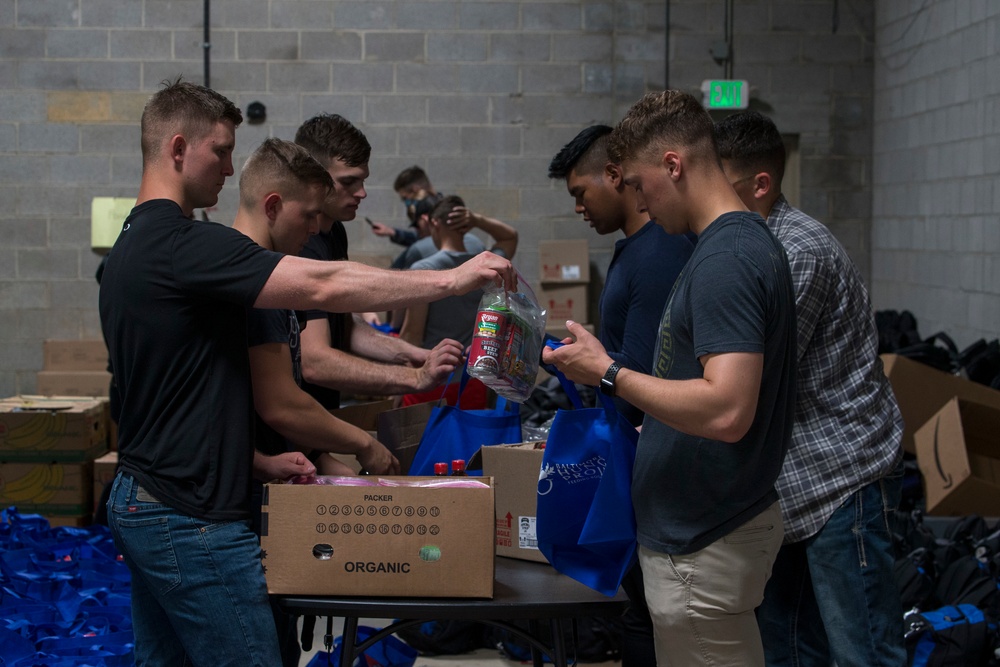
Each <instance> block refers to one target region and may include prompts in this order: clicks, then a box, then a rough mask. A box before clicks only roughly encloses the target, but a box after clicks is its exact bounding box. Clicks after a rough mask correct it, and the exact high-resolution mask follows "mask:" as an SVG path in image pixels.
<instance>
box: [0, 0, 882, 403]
mask: <svg viewBox="0 0 1000 667" xmlns="http://www.w3.org/2000/svg"><path fill="white" fill-rule="evenodd" d="M735 5H736V16H735V21H734V24H735V30H734V46H735V49H734V57H735V61H734V62H735V67H734V72H733V74H734V77H736V78H746V79H748V80H749V81H750V82H751V85H752V86H754V89H755V97H756V98H757V100H758V104H759V105H760V108H762V109H763V110H764V111H766V112H768V113H771V114H773V115H774V116H775V118H776V120H777V121H778V124H779V127H780V129H781V130H782V131H783V132H785V133H788V134H798V135H800V145H801V150H802V180H801V182H802V197H801V201H802V204H803V207H804V208H805V209H806V210H808V211H809V212H811V213H813V214H815V215H816V216H817V217H819V218H820V219H822V220H824V221H825V222H827V223H828V224H830V226H831V227H832V228H833V229H834V230H835V231H836V232H837V234H838V235H839V236H840V237H841V238H842V239H843V240H844V242H845V244H846V245H847V246H848V248H849V249H850V250H851V252H852V254H853V256H854V257H855V260H856V261H857V262H858V263H859V264H860V265H861V266H862V267H863V268H864V269H865V270H866V271H867V267H868V263H869V258H868V253H869V248H868V245H867V239H868V234H869V232H868V225H869V222H870V217H869V209H868V207H869V203H870V201H871V183H870V173H871V170H870V163H871V154H870V135H871V96H872V85H871V60H872V34H873V25H872V23H873V10H872V9H871V8H868V3H862V2H849V3H839V7H840V10H839V16H838V19H839V28H838V31H837V32H836V33H834V32H833V30H832V26H833V9H832V5H831V4H830V3H827V2H814V1H812V0H786V1H784V2H778V1H770V0H767V1H760V2H754V3H743V2H737V3H735ZM666 8H667V5H666V3H664V2H663V1H658V2H641V1H635V2H628V1H622V0H617V1H615V0H606V1H592V0H567V1H564V2H560V1H540V0H524V1H518V0H510V1H495V2H494V1H460V0H453V1H452V0H433V1H430V0H429V1H421V0H398V1H379V0H212V1H211V49H210V54H211V85H212V87H214V88H216V89H217V90H219V91H220V92H222V93H224V94H226V95H227V96H229V97H231V98H232V99H234V100H235V101H236V102H237V103H238V104H239V105H240V106H241V107H243V108H246V106H247V104H249V103H250V102H252V101H260V102H263V103H264V104H265V105H266V107H267V112H268V114H267V121H266V122H265V123H263V124H261V125H244V126H243V127H242V128H241V129H240V130H239V131H238V133H237V142H238V151H237V153H238V154H237V160H238V161H242V159H243V158H245V157H246V155H247V154H248V153H249V152H250V151H251V150H252V149H253V148H254V147H255V146H256V145H257V144H259V142H260V141H261V140H262V139H264V138H265V137H267V136H269V135H275V136H280V137H284V138H291V137H292V136H293V135H294V131H295V128H296V127H297V126H298V124H299V123H300V122H301V121H302V120H304V119H305V118H308V117H310V116H311V115H313V114H315V113H317V112H320V111H332V112H338V113H341V114H343V115H345V116H347V117H348V118H350V119H352V120H353V121H355V122H356V123H357V124H358V125H359V126H360V127H361V128H362V129H363V130H364V131H365V132H366V134H367V135H368V137H369V139H370V140H371V142H372V145H373V148H374V153H373V159H372V162H371V168H372V176H371V179H370V181H369V186H370V187H369V199H368V201H367V202H366V203H365V204H364V205H363V206H362V212H361V213H362V215H368V216H370V217H372V218H373V219H377V220H384V221H389V222H392V221H396V222H400V221H401V220H402V209H401V206H400V204H399V202H398V200H397V199H396V197H395V195H394V194H393V193H392V192H391V183H392V180H393V178H394V177H395V175H396V173H398V171H399V170H400V169H402V168H404V167H406V166H409V165H411V164H414V163H417V164H421V165H422V166H424V167H425V168H426V169H427V170H428V171H429V173H430V174H431V176H432V179H433V181H434V183H435V185H436V186H438V187H439V188H440V189H442V190H444V191H447V192H457V193H459V194H461V195H463V196H465V197H466V198H467V200H468V201H469V203H470V205H471V206H472V207H473V208H476V209H479V210H482V211H483V212H486V213H489V214H491V215H494V216H497V217H500V218H502V219H505V220H507V221H510V222H512V223H513V224H515V225H516V226H517V227H518V229H519V231H520V232H521V239H522V241H521V246H520V248H519V250H518V255H517V258H516V263H517V264H518V265H519V267H520V269H521V270H522V272H523V274H524V275H525V277H526V278H527V279H528V280H529V281H534V280H535V279H536V278H537V269H536V264H537V252H536V245H537V241H538V240H540V239H553V238H579V237H582V238H588V239H589V240H590V243H591V262H592V267H593V271H592V273H593V274H594V275H595V276H596V279H595V282H596V284H597V286H598V288H599V286H600V284H602V282H603V274H604V271H605V269H606V267H607V264H608V262H609V261H610V257H611V249H612V246H613V243H614V241H615V238H608V237H606V238H598V237H596V236H594V235H593V234H592V233H591V232H590V230H589V229H588V228H587V227H586V225H585V224H583V223H582V222H581V221H580V220H579V219H578V218H575V217H574V216H573V214H572V201H571V200H570V199H569V197H568V195H566V193H565V190H564V188H563V187H562V184H554V183H551V182H550V181H549V180H548V179H547V177H546V166H547V164H548V161H549V159H550V158H551V156H552V155H553V154H554V152H555V151H556V150H558V148H559V147H561V146H562V145H563V144H564V143H565V142H566V141H567V140H569V139H570V138H571V137H572V136H573V135H574V134H575V133H576V132H577V131H578V130H579V129H580V128H581V127H583V126H584V125H586V124H590V123H593V122H609V123H613V122H614V121H616V120H617V119H618V118H619V117H620V115H621V114H622V113H623V112H624V110H625V109H627V107H628V106H629V105H630V104H631V103H632V102H633V101H634V100H635V99H637V98H638V97H639V96H640V95H641V94H643V93H644V92H646V91H647V90H656V89H661V88H662V87H663V86H664V85H665V83H667V82H668V72H667V71H666V70H667V68H666V67H665V61H666V53H665V49H666V43H667V40H666V35H665V31H666V24H667V12H666ZM203 16H204V3H203V1H202V0H4V2H0V195H2V196H3V201H4V204H5V205H4V206H3V207H2V208H0V238H2V241H0V394H3V395H10V394H13V393H18V392H21V393H26V392H31V391H33V390H34V386H35V385H34V382H35V381H34V373H35V371H37V370H38V369H39V368H41V363H42V356H41V354H42V353H41V349H42V345H41V342H42V340H44V339H45V338H69V339H74V338H93V337H99V336H100V326H99V322H98V317H97V310H96V303H97V286H96V282H95V280H94V271H95V269H96V268H97V265H98V263H99V257H98V256H97V255H95V254H94V253H92V252H91V251H90V249H89V231H90V218H89V216H90V202H91V199H92V198H93V197H94V196H120V197H134V196H135V192H136V189H137V186H138V182H139V170H140V157H139V153H138V119H139V115H140V112H141V109H142V105H143V103H144V101H145V100H146V98H147V97H148V95H149V94H150V93H151V92H153V91H154V90H156V88H157V86H158V84H159V82H160V81H162V80H163V79H166V78H171V77H174V76H177V75H178V74H180V75H183V76H185V78H187V79H189V80H193V81H196V82H202V81H203V53H204V49H203V47H202V43H203V25H202V21H203ZM723 18H724V3H723V2H719V1H718V0H672V1H671V2H670V27H669V35H670V40H669V43H670V46H669V49H670V60H671V66H670V71H669V85H670V86H672V87H677V88H684V89H687V90H690V91H691V92H697V91H698V87H699V85H700V83H701V81H702V79H705V78H719V77H721V76H722V74H723V68H722V67H721V66H720V65H718V64H716V63H715V62H714V61H713V60H712V58H711V55H710V48H711V46H712V44H713V43H714V42H716V41H719V40H721V39H722V37H723V26H724V20H723ZM236 197H237V188H236V179H235V178H234V179H232V181H231V183H230V184H229V185H227V187H226V189H225V190H224V191H223V193H222V197H221V199H220V203H219V206H218V208H217V210H216V211H214V212H213V213H212V215H213V218H214V219H216V220H218V221H220V222H227V223H228V222H230V221H231V220H232V217H233V215H234V213H235V207H236ZM350 233H351V244H352V249H353V250H354V251H356V252H365V253H382V252H384V253H391V252H393V250H394V248H393V247H392V246H390V245H389V244H388V242H386V241H384V240H380V239H376V238H375V237H373V236H372V235H371V234H370V232H369V231H368V230H367V228H366V227H365V226H364V225H363V223H361V224H354V225H351V226H350Z"/></svg>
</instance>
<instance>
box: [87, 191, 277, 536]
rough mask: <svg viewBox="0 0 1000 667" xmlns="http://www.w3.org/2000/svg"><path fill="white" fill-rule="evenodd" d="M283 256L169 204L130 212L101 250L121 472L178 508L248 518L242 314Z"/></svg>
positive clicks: (249, 460) (248, 399) (249, 427)
mask: <svg viewBox="0 0 1000 667" xmlns="http://www.w3.org/2000/svg"><path fill="white" fill-rule="evenodd" d="M281 258H282V255H280V254H278V253H274V252H270V251H268V250H265V249H263V248H261V247H260V246H258V245H257V244H256V243H254V242H253V241H251V240H250V239H249V238H247V237H246V236H245V235H243V234H241V233H240V232H238V231H236V230H234V229H232V228H230V227H226V226H223V225H219V224H216V223H213V222H202V221H198V220H192V219H190V218H186V217H185V216H184V215H183V213H182V212H181V209H180V207H179V206H177V204H176V203H174V202H172V201H169V200H165V199H159V200H153V201H148V202H145V203H143V204H140V205H139V206H136V207H135V208H134V209H133V210H132V213H131V214H130V215H129V217H128V218H126V220H125V224H124V225H123V228H122V232H121V234H120V236H119V237H118V240H117V241H116V242H115V245H114V248H112V250H111V253H110V254H109V255H108V262H107V265H106V267H105V269H104V275H103V277H102V280H101V288H100V315H101V325H102V327H103V329H104V337H105V340H106V341H107V343H108V350H109V353H110V359H111V367H112V369H113V372H114V375H115V380H116V382H117V383H118V387H119V389H120V391H121V395H122V414H121V421H120V422H119V441H118V444H119V451H120V456H121V462H120V465H121V469H122V470H123V471H124V472H126V473H129V474H131V475H133V476H134V477H135V478H136V479H137V480H138V481H139V483H140V484H141V485H142V486H143V487H144V488H145V489H147V490H148V491H149V492H150V493H151V494H153V495H154V496H155V497H156V498H158V499H159V500H161V501H162V502H164V503H166V504H167V505H169V506H171V507H173V508H174V509H176V510H178V511H181V512H184V513H186V514H190V515H192V516H196V517H200V518H203V519H208V520H213V521H223V520H233V519H246V518H249V516H250V500H249V498H250V496H249V494H250V486H251V480H252V464H253V446H252V444H251V443H252V439H253V416H254V410H253V398H252V394H251V385H250V364H249V360H248V356H247V324H246V309H247V308H248V307H250V306H252V305H253V302H254V301H255V300H256V299H257V295H258V294H259V293H260V290H261V288H262V287H263V286H264V283H266V282H267V279H268V277H269V276H270V275H271V272H272V271H273V270H274V267H275V266H277V264H278V262H279V261H280V260H281Z"/></svg>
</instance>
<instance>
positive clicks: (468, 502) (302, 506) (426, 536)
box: [261, 476, 494, 598]
mask: <svg viewBox="0 0 1000 667" xmlns="http://www.w3.org/2000/svg"><path fill="white" fill-rule="evenodd" d="M365 479H369V480H371V481H373V482H375V483H378V482H379V481H380V480H386V481H387V482H389V483H393V482H394V481H398V482H399V483H405V484H409V483H413V482H414V481H417V480H422V481H431V482H433V481H441V480H438V479H437V478H433V477H430V478H426V477H425V478H421V477H385V478H381V477H375V476H372V477H368V478H365ZM474 481H475V482H482V483H483V484H482V485H477V486H476V487H458V488H433V487H419V486H326V485H314V484H302V485H299V484H280V483H273V484H267V485H266V486H265V487H264V500H263V508H262V529H261V549H262V551H263V565H264V570H265V573H266V577H267V589H268V592H269V593H273V594H288V595H295V594H311V595H363V596H373V597H472V598H491V597H493V554H494V550H493V485H492V480H489V479H481V478H477V479H476V480H474Z"/></svg>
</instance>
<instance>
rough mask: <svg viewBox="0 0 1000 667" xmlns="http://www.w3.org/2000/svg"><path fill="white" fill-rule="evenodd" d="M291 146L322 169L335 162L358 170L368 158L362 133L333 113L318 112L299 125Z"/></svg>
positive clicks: (368, 147) (367, 146)
mask: <svg viewBox="0 0 1000 667" xmlns="http://www.w3.org/2000/svg"><path fill="white" fill-rule="evenodd" d="M295 143H297V144H298V145H299V146H302V147H304V148H305V149H306V150H307V151H309V154H310V155H312V156H313V158H315V159H316V161H317V162H319V163H320V164H321V165H323V168H324V169H326V168H328V167H329V166H330V165H331V164H333V163H334V162H336V161H337V160H341V161H343V163H344V164H346V165H347V166H348V167H360V166H362V165H366V164H368V160H369V158H371V155H372V147H371V144H369V143H368V139H367V138H366V137H365V135H364V132H362V131H361V130H359V129H358V128H356V127H354V125H352V124H351V121H349V120H347V119H346V118H344V117H343V116H341V115H339V114H335V113H321V114H319V115H318V116H313V117H312V118H310V119H309V120H307V121H306V122H304V123H302V125H300V126H299V129H298V130H297V131H296V132H295Z"/></svg>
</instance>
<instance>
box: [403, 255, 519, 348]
mask: <svg viewBox="0 0 1000 667" xmlns="http://www.w3.org/2000/svg"><path fill="white" fill-rule="evenodd" d="M478 254H479V253H478V252H454V251H451V250H438V251H437V252H436V253H434V254H433V255H431V256H430V257H427V258H426V259H422V260H420V261H418V262H416V263H415V264H413V266H411V267H410V268H411V269H429V270H432V271H443V270H446V269H453V268H455V267H456V266H460V265H462V264H464V263H465V262H467V261H469V260H470V259H472V258H473V257H475V256H476V255H478ZM497 254H498V255H503V253H501V252H498V253H497ZM482 297H483V291H482V290H479V289H477V290H472V291H471V292H469V293H468V294H463V295H461V296H448V297H445V298H443V299H440V300H438V301H432V302H431V303H429V304H427V322H426V324H425V326H424V340H423V343H422V344H421V347H423V348H425V349H428V350H429V349H431V348H432V347H434V346H435V345H437V344H438V343H440V342H441V341H442V340H444V339H445V338H453V339H455V340H457V341H458V342H460V343H461V344H462V345H464V346H468V345H470V344H471V343H472V325H473V323H474V322H475V320H476V313H477V312H478V311H479V301H480V299H482Z"/></svg>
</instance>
